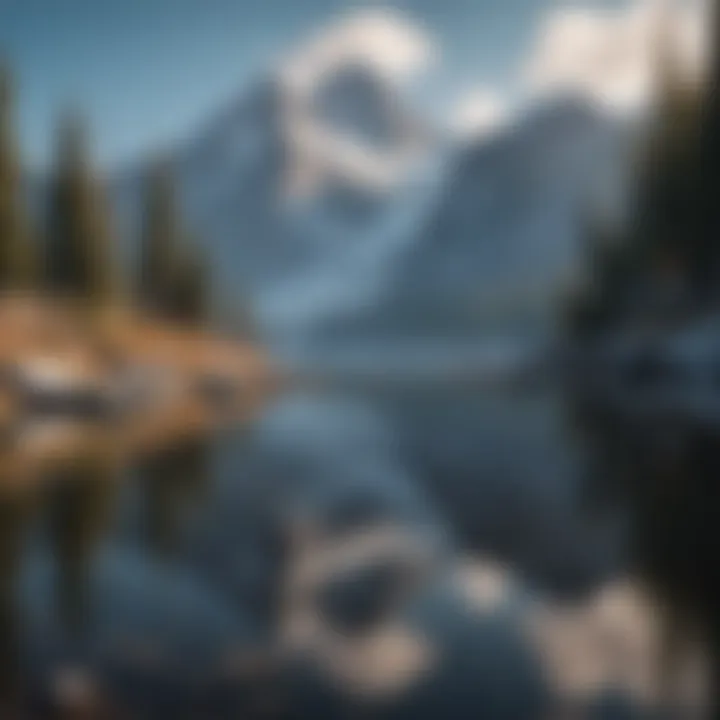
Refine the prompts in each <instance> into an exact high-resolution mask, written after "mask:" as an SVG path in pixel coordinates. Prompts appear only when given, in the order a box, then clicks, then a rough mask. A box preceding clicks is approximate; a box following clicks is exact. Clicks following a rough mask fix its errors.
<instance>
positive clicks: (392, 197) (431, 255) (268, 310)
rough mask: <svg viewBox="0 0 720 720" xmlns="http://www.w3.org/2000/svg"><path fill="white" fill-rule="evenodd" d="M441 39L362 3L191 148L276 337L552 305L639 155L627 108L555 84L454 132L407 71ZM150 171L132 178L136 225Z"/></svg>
mask: <svg viewBox="0 0 720 720" xmlns="http://www.w3.org/2000/svg"><path fill="white" fill-rule="evenodd" d="M432 55H433V49H432V43H431V42H430V41H429V40H428V39H427V38H426V36H425V34H424V33H423V32H422V31H420V30H417V29H416V28H414V27H413V26H412V25H409V24H408V23H407V22H406V21H405V20H404V19H402V18H400V17H398V16H395V15H391V14H389V13H387V12H386V11H372V12H366V13H361V14H360V15H358V16H354V17H349V18H345V19H343V20H342V21H341V22H340V23H339V24H336V25H334V26H331V27H329V28H326V29H324V30H323V31H322V32H321V33H319V34H318V36H317V37H315V38H312V39H311V40H310V42H309V43H306V44H304V45H301V46H300V47H298V48H297V49H296V50H294V51H293V52H291V53H289V54H288V55H287V56H286V57H285V58H283V59H282V61H281V62H280V63H279V65H278V67H277V68H276V69H275V71H274V72H272V73H268V75H267V76H266V77H265V78H264V79H262V80H261V81H259V82H258V83H257V84H256V85H255V86H254V87H252V88H250V89H249V90H248V91H247V92H246V93H244V94H243V95H242V96H241V97H240V98H238V99H237V100H236V101H235V102H234V103H233V104H231V105H230V106H229V107H228V108H227V109H226V110H225V111H224V112H223V113H221V114H219V115H218V116H216V117H215V118H214V119H213V120H212V122H210V123H209V124H208V125H207V126H206V127H205V128H204V130H203V131H202V132H201V133H200V134H199V135H198V136H196V137H195V138H194V139H192V141H190V142H188V143H187V144H185V145H184V146H181V147H179V148H177V150H176V153H175V166H176V171H177V178H178V185H179V190H180V194H181V200H182V206H183V209H184V212H185V214H186V216H187V220H188V224H189V226H190V227H191V228H195V229H197V232H198V234H199V237H201V238H202V239H203V240H204V241H205V243H206V245H207V250H208V253H209V254H210V257H211V261H212V264H213V269H214V277H215V280H216V282H215V288H216V290H217V294H218V296H219V297H220V299H221V301H222V302H223V303H225V304H232V303H233V302H234V301H236V300H237V298H238V296H239V295H240V293H242V295H243V296H247V295H249V296H251V298H252V300H253V303H254V306H255V309H256V311H257V313H258V319H259V322H260V324H261V325H262V326H263V327H264V328H265V329H266V331H268V332H269V333H270V334H271V335H274V336H275V337H288V336H293V337H295V338H304V339H310V340H311V339H313V338H316V339H324V338H328V337H336V336H340V337H346V336H349V335H352V334H353V333H356V334H358V335H360V336H367V337H371V336H373V335H376V336H377V335H383V334H385V335H387V334H393V335H395V336H397V335H398V334H399V335H403V334H405V335H414V336H427V335H430V336H433V335H442V334H453V333H455V334H463V333H465V334H468V333H470V334H475V333H481V332H483V331H485V330H487V329H488V328H492V327H494V326H496V325H498V324H499V323H506V322H508V321H510V322H512V323H515V325H516V326H517V325H518V324H522V323H535V324H537V322H538V321H539V320H540V319H541V318H545V317H546V316H547V314H548V312H549V307H550V302H551V298H552V297H553V294H556V293H557V291H558V288H559V287H560V286H561V285H562V283H564V282H566V281H567V279H568V277H570V276H571V275H572V273H573V269H574V263H575V262H576V260H577V254H578V253H577V250H578V246H577V243H578V238H577V227H578V225H577V216H578V211H579V210H580V209H581V208H580V206H581V204H582V198H583V196H584V195H585V194H586V193H587V192H589V190H590V185H591V184H595V185H597V184H598V182H599V181H600V179H601V178H603V177H604V176H607V175H608V172H609V169H613V168H614V170H613V172H615V171H616V170H617V168H618V167H619V166H621V165H622V163H621V162H620V158H621V156H622V147H623V146H622V142H620V140H619V136H620V135H621V133H619V132H618V131H617V127H618V124H617V121H616V120H613V121H611V120H609V119H608V118H607V117H605V116H604V115H603V114H602V113H600V112H599V111H597V110H595V109H594V108H592V107H591V106H590V105H588V104H587V103H586V102H581V101H577V102H570V101H558V100H554V101H550V100H546V101H545V102H544V103H543V104H541V105H540V106H538V107H536V108H535V109H534V110H531V111H528V112H526V113H523V114H520V113H517V112H515V113H514V114H513V117H512V122H510V120H508V119H505V120H504V119H503V117H502V113H500V112H495V110H499V108H498V107H494V108H490V110H493V112H492V113H491V116H492V117H491V119H492V132H491V133H487V132H481V133H477V132H471V133H469V134H462V135H461V136H457V135H453V136H452V137H450V138H448V137H447V136H444V137H443V136H442V135H441V133H439V132H435V131H434V130H433V129H432V128H431V127H430V124H429V122H426V121H425V120H424V119H423V118H422V117H421V116H420V115H419V113H417V112H414V111H413V110H412V109H411V103H410V102H409V100H408V97H407V94H406V93H405V91H404V87H403V84H404V83H405V82H406V81H407V80H408V78H409V77H410V76H412V75H413V74H414V73H416V72H418V71H419V70H420V69H421V68H422V66H423V65H424V64H425V63H427V62H428V61H429V60H430V59H431V58H432ZM481 105H482V107H480V109H479V110H478V107H477V103H476V107H475V108H474V110H475V111H476V112H475V113H474V115H473V117H472V118H471V120H472V121H473V122H475V123H476V124H477V121H478V113H479V115H480V118H479V120H480V121H481V122H485V121H486V120H488V113H489V109H488V104H487V103H481ZM480 111H482V112H480ZM469 112H470V111H468V113H469ZM466 119H467V118H466ZM145 171H146V168H141V169H140V171H139V172H133V173H129V174H126V175H125V176H124V177H121V178H118V179H117V181H116V183H115V196H116V199H117V204H118V205H119V207H120V213H119V214H120V216H121V217H122V218H123V219H124V221H125V223H126V230H127V232H128V234H130V235H131V236H137V232H136V230H137V222H138V218H139V210H140V200H141V197H142V192H141V191H142V180H143V176H144V174H145ZM615 185H617V183H615Z"/></svg>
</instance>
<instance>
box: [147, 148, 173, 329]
mask: <svg viewBox="0 0 720 720" xmlns="http://www.w3.org/2000/svg"><path fill="white" fill-rule="evenodd" d="M142 222H143V228H142V238H141V247H140V267H139V273H138V288H137V295H138V302H139V305H140V308H141V309H142V310H144V311H145V312H147V313H150V314H153V315H157V316H165V315H167V313H168V308H169V306H170V305H171V303H172V295H173V283H174V281H175V277H176V275H177V274H178V265H179V263H180V260H179V257H178V256H179V252H180V250H179V243H180V220H179V217H178V211H177V204H176V200H175V188H174V180H173V174H172V168H171V166H170V164H169V162H167V161H160V162H158V163H157V164H156V165H155V167H154V168H153V169H152V171H151V173H150V176H149V178H148V181H147V188H146V197H145V208H144V218H143V221H142Z"/></svg>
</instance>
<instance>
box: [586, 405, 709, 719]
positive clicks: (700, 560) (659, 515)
mask: <svg viewBox="0 0 720 720" xmlns="http://www.w3.org/2000/svg"><path fill="white" fill-rule="evenodd" d="M575 410H576V411H577V412H576V413H575V416H574V419H575V420H576V421H578V423H579V425H580V427H581V429H582V431H583V435H584V438H585V440H586V441H587V443H588V446H589V449H590V473H591V479H592V481H593V484H594V490H595V491H596V494H595V496H594V499H595V500H597V497H598V496H597V493H601V494H603V495H605V496H606V499H607V496H608V494H610V495H611V496H613V497H614V498H615V499H616V500H617V501H619V502H621V503H622V505H621V507H622V508H623V509H624V510H625V511H626V512H627V517H628V521H629V522H628V525H629V527H628V536H629V537H628V547H629V555H630V557H629V560H630V563H631V566H632V567H631V569H632V571H633V572H635V573H637V574H638V576H639V578H640V579H641V580H643V581H644V582H645V583H646V585H647V586H648V587H649V588H650V590H651V592H652V594H653V596H654V597H655V604H656V606H657V607H658V611H659V612H660V614H661V618H662V627H661V632H662V633H663V637H662V644H661V651H660V655H661V656H660V657H658V658H657V661H658V666H657V671H658V678H657V681H658V686H659V687H661V688H664V689H665V692H666V694H667V696H668V701H672V698H673V696H674V695H675V694H676V689H677V685H678V683H679V682H680V677H681V674H682V673H683V671H684V668H683V662H684V659H686V658H687V657H688V654H689V653H691V652H692V651H693V648H695V649H696V650H698V651H700V650H702V651H703V652H706V653H707V657H708V659H709V672H710V675H709V677H708V678H707V680H708V682H709V687H710V688H711V690H712V693H713V697H712V698H711V702H712V706H713V715H712V716H713V717H720V569H718V564H717V558H716V553H717V549H718V548H720V432H719V431H718V430H717V429H714V428H710V427H708V426H705V425H703V424H701V423H698V422H694V421H690V420H687V419H681V418H679V417H672V418H664V419H661V418H657V417H653V418H651V417H647V418H645V419H643V420H640V419H638V418H630V417H628V416H627V414H625V413H623V412H622V411H620V410H618V409H609V408H603V407H600V406H597V405H587V406H584V407H582V408H578V407H576V408H575ZM700 643H702V646H699V644H700Z"/></svg>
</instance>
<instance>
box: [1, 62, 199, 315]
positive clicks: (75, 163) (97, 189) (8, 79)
mask: <svg viewBox="0 0 720 720" xmlns="http://www.w3.org/2000/svg"><path fill="white" fill-rule="evenodd" d="M14 95H15V93H14V84H13V79H12V76H11V73H10V72H9V70H8V68H7V67H6V66H3V65H0V293H3V294H4V293H17V292H21V293H38V294H51V295H53V296H60V297H67V298H71V299H73V300H77V301H80V302H83V303H87V304H88V305H91V306H93V307H97V306H102V307H105V306H115V305H122V304H130V305H133V306H135V307H136V308H138V309H139V310H140V311H142V312H144V313H146V314H148V315H151V316H153V317H156V318H158V319H161V320H169V321H176V322H183V323H193V324H196V323H200V322H202V321H203V320H204V319H205V317H206V315H207V312H208V309H209V307H208V306H209V290H210V286H209V277H208V268H207V264H206V262H205V260H204V258H203V256H202V253H201V250H200V247H199V245H198V243H197V242H196V241H194V239H193V238H192V237H191V236H190V233H189V232H188V230H187V229H186V227H185V226H184V224H183V221H182V217H181V212H180V208H179V203H178V199H177V194H176V191H175V187H174V185H175V183H174V178H173V172H172V166H171V163H170V161H169V160H167V159H162V160H158V161H156V163H155V165H154V167H153V168H152V170H151V171H150V173H149V175H148V177H147V179H146V183H145V188H144V208H143V216H142V222H141V228H142V229H141V237H140V249H139V253H138V259H137V263H136V265H137V267H136V272H135V273H134V277H133V278H131V279H130V280H128V279H127V278H124V277H123V276H124V273H123V272H122V270H121V265H120V263H119V261H118V258H117V257H116V250H117V248H116V246H115V245H116V242H115V241H116V237H115V232H114V229H113V224H112V219H111V210H110V203H109V199H108V197H107V196H106V194H105V192H104V189H103V185H102V181H101V179H100V177H99V176H98V174H97V173H96V172H95V170H94V168H93V166H92V162H91V158H90V154H89V151H88V142H87V137H86V132H85V128H84V126H83V123H82V122H81V121H80V119H79V118H77V117H70V118H67V119H65V120H64V121H63V122H62V123H61V124H60V126H59V130H58V137H57V147H56V155H55V159H54V165H53V168H52V171H51V174H50V177H49V180H48V184H47V187H46V188H45V189H44V202H43V206H44V217H43V218H42V219H40V222H34V221H33V219H31V216H30V213H29V212H28V203H27V189H26V180H25V177H24V174H23V165H22V162H21V158H20V152H19V149H18V140H17V133H16V127H15V117H14V114H15V112H14V111H15V107H14V105H15V97H14ZM34 220H38V219H37V218H36V219H34Z"/></svg>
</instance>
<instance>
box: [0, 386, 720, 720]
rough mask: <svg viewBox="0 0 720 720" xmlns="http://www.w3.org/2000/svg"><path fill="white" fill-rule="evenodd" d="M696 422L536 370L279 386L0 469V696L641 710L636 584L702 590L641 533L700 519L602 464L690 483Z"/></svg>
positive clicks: (609, 712) (209, 709) (642, 626)
mask: <svg viewBox="0 0 720 720" xmlns="http://www.w3.org/2000/svg"><path fill="white" fill-rule="evenodd" d="M709 437H710V436H708V437H707V438H705V444H703V443H702V441H700V440H697V435H696V434H693V432H692V431H691V430H690V429H688V427H687V425H686V424H685V425H683V426H682V428H679V427H678V426H677V423H675V424H666V425H664V426H663V427H661V428H651V429H648V430H647V432H645V431H642V432H641V431H640V430H638V429H637V428H633V427H631V426H630V425H627V426H622V424H621V423H619V422H616V421H615V420H613V419H609V418H608V417H607V416H603V415H602V414H601V413H595V412H590V411H589V410H588V408H587V407H584V406H582V405H581V404H580V403H577V402H575V401H573V402H568V400H567V398H566V397H564V396H563V395H562V394H561V393H560V392H559V391H558V390H557V389H554V388H551V387H530V386H528V387H523V388H519V387H518V388H514V389H513V388H511V387H504V388H501V387H499V386H498V387H496V386H492V385H490V386H484V387H483V386H482V385H478V384H469V385H467V386H459V385H455V386H452V385H448V384H443V385H438V386H433V385H432V384H417V385H412V384H406V385H403V386H394V385H392V384H388V385H385V386H382V385H375V386H372V387H364V388H361V387H353V386H352V385H346V386H344V387H341V386H338V385H332V384H328V385H327V386H325V387H318V386H313V387H302V386H298V387H295V388H292V389H289V390H287V391H286V392H284V393H282V394H279V395H278V396H276V397H274V398H272V399H271V400H270V401H268V402H267V403H266V405H265V406H264V407H263V408H262V409H261V410H260V411H259V412H258V413H256V414H255V415H254V416H253V418H252V420H250V421H245V422H243V423H242V424H238V426H236V427H229V428H227V429H225V430H223V431H221V432H217V433H215V434H214V435H213V436H212V437H206V438H192V439H187V440H185V441H183V442H182V443H181V444H178V445H177V446H173V447H170V448H165V449H164V450H163V451H162V452H157V453H149V454H147V455H146V456H145V457H143V458H141V459H138V461H137V462H136V463H134V464H133V466H132V467H131V469H124V470H122V471H118V470H117V468H115V467H114V466H112V465H111V464H109V463H104V462H103V461H102V458H99V459H96V460H95V461H94V462H89V463H87V464H85V465H82V466H78V467H77V468H74V469H72V470H71V471H67V470H66V471H65V472H64V473H63V476H62V477H52V478H49V481H48V482H47V483H45V484H42V485H40V484H38V485H36V486H33V487H32V488H13V489H3V492H2V493H0V590H1V598H0V600H1V603H0V668H2V670H0V697H1V698H2V704H0V708H2V707H5V708H6V710H5V711H4V712H5V713H7V715H6V714H3V715H2V716H3V717H6V716H7V717H19V718H44V717H68V718H81V717H82V718H85V717H93V718H94V717H98V718H100V717H102V718H105V717H118V718H133V719H134V718H165V717H168V718H198V717H202V718H213V719H214V718H231V717H232V718H237V717H248V718H254V717H277V718H301V717H313V718H315V717H352V718H356V717H387V718H413V719H415V718H424V717H427V718H431V717H440V716H446V717H453V718H455V717H458V718H462V717H467V718H477V717H483V718H489V719H491V720H493V719H494V718H499V719H505V718H508V719H510V718H513V719H514V718H517V719H518V720H520V719H523V720H524V719H527V718H543V719H544V718H548V717H559V715H558V713H559V712H560V711H563V712H568V713H577V714H572V715H569V716H570V717H602V718H621V717H622V718H625V717H647V715H641V714H640V713H641V712H643V711H644V710H645V709H646V708H647V707H651V706H653V705H656V706H657V705H658V704H662V703H663V702H664V699H663V697H661V696H662V691H663V685H662V683H659V682H658V680H657V678H656V677H655V675H654V674H653V669H654V668H656V667H657V666H658V663H656V660H657V658H658V657H659V656H660V651H659V650H658V648H659V647H663V646H662V644H661V643H662V638H663V637H664V628H665V627H666V626H667V623H666V622H665V620H664V619H663V618H664V616H663V618H661V620H662V622H660V621H657V622H656V620H657V618H656V617H655V616H656V615H657V614H658V613H657V612H656V610H657V607H659V604H660V600H653V599H652V598H669V600H668V602H667V603H666V604H667V606H668V608H670V609H671V610H672V612H671V611H670V610H669V611H668V613H667V615H668V617H675V616H676V615H678V613H675V612H674V610H675V609H676V608H678V607H682V609H683V613H684V614H683V617H692V618H694V619H697V618H701V619H703V617H704V616H701V610H700V609H699V607H698V605H697V603H695V600H696V599H697V598H698V597H700V595H702V594H703V593H704V596H707V588H705V587H704V586H703V585H702V583H700V584H698V582H695V581H696V580H697V578H698V577H700V574H699V573H697V574H694V575H693V574H691V575H690V576H689V577H688V578H683V579H680V578H679V577H678V572H677V565H678V564H677V563H676V564H675V565H673V564H672V563H670V562H665V561H661V562H659V563H658V562H655V561H656V560H657V556H658V552H657V547H658V543H657V542H656V541H657V538H658V537H666V535H668V534H672V533H675V534H674V535H673V537H690V536H691V535H692V532H691V531H688V530H687V527H686V526H689V527H691V528H695V527H702V528H708V527H709V526H710V523H709V521H708V520H707V514H706V516H704V518H703V516H702V515H700V516H698V515H697V505H698V503H697V502H694V504H693V498H692V497H690V496H689V494H688V492H687V491H680V492H676V499H675V500H673V501H671V502H670V505H668V502H667V501H666V500H663V501H662V502H661V501H658V502H656V503H654V504H652V508H653V510H652V511H650V510H647V508H648V507H650V505H648V504H647V503H646V504H645V505H643V503H642V502H638V501H637V498H638V497H644V496H642V495H638V494H637V493H635V494H633V492H632V491H631V490H630V488H632V487H634V486H633V484H632V483H629V484H628V483H627V482H626V481H625V480H624V479H623V478H625V477H626V475H627V474H629V475H633V474H634V473H635V474H638V476H642V477H643V478H653V477H655V475H657V473H658V472H660V474H662V472H663V471H664V470H667V468H668V467H669V465H668V463H670V462H671V460H670V457H672V458H675V460H674V462H675V463H676V464H675V465H674V467H675V468H676V470H677V472H678V473H680V474H682V473H683V472H688V473H693V474H691V475H690V477H696V476H698V475H699V471H698V468H697V467H695V469H694V470H693V465H692V461H691V459H692V458H696V457H697V453H705V454H704V455H703V456H702V457H703V463H702V468H705V467H706V465H707V459H708V458H709V457H712V458H715V455H714V454H713V447H712V446H711V444H710V440H709ZM648 443H650V444H649V445H648ZM683 443H684V444H683ZM693 443H695V444H693ZM697 443H700V444H699V445H698V444H697ZM649 447H650V448H651V450H648V448H649ZM681 448H685V449H684V450H682V449H681ZM718 449H719V450H718V457H719V458H720V444H718ZM673 452H674V453H675V454H672V453H673ZM678 453H679V454H678ZM642 458H651V459H653V460H654V463H655V465H653V463H650V462H649V461H648V462H644V461H643V460H642ZM643 463H644V464H643ZM718 466H719V467H720V461H719V465H718ZM676 485H677V484H676ZM676 485H672V484H670V485H668V487H676ZM682 487H688V484H687V483H684V484H683V485H682ZM677 497H679V498H680V499H679V500H678V499H677ZM683 498H685V502H684V504H683ZM643 502H644V500H643ZM667 507H672V508H675V513H674V515H675V519H676V522H675V524H674V525H672V524H671V525H667V523H666V525H664V526H663V525H662V523H663V522H666V521H664V520H662V512H665V513H666V514H668V513H667V511H666V510H664V508H667ZM658 508H660V509H661V510H662V512H661V511H660V510H658ZM678 508H679V510H678ZM693 512H694V513H696V517H699V518H700V519H699V520H696V521H695V522H690V521H688V518H689V517H690V516H691V513H693ZM707 512H710V511H709V510H706V513H707ZM670 515H673V513H670ZM680 517H681V518H683V520H682V522H684V523H685V525H682V523H680V521H679V520H677V518H680ZM648 518H650V520H648ZM658 518H661V519H660V520H658ZM653 523H655V525H653ZM658 523H660V526H658ZM681 525H682V526H681ZM658 527H659V529H658ZM648 528H651V529H648ZM666 531H667V532H666ZM676 531H677V532H676ZM695 535H698V533H695ZM695 535H693V536H692V537H693V539H692V542H693V543H695V544H694V545H693V546H692V547H693V548H694V550H693V552H694V553H695V555H696V556H697V558H699V557H700V556H701V555H702V556H703V557H704V555H703V553H704V552H705V551H706V550H707V548H708V547H710V546H711V544H712V543H713V542H714V539H715V537H714V535H712V533H711V532H710V530H708V531H707V532H706V533H705V535H702V536H699V537H695ZM667 545H668V548H670V549H668V550H667V551H665V550H664V551H663V552H662V553H661V556H662V558H668V557H671V556H672V552H673V550H672V548H673V547H675V546H676V545H680V546H682V543H680V544H678V543H675V544H674V545H672V547H671V543H669V542H668V543H667ZM648 547H650V548H651V549H652V551H649V550H648V549H647V548H648ZM643 548H645V549H643ZM678 552H680V551H679V550H678ZM646 561H647V562H646ZM698 562H699V561H698ZM648 569H649V572H645V571H646V570H648ZM703 577H704V576H703ZM693 582H695V584H694V585H693V584H692V583H693ZM679 586H682V587H685V588H686V589H687V588H696V589H697V591H696V592H695V591H693V592H691V591H688V592H687V593H685V595H684V599H687V602H686V603H684V604H680V605H678V603H675V602H674V601H673V600H670V598H674V595H673V592H672V589H674V588H677V587H679ZM668 588H669V589H670V591H668V592H666V590H667V589H668ZM641 590H642V591H641ZM655 593H656V594H655ZM693 593H694V594H693ZM648 598H650V600H648ZM685 611H687V612H685ZM673 627H674V625H673ZM658 638H659V639H658ZM696 675H697V672H696V673H695V674H694V675H693V677H695V676H696ZM685 684H686V685H688V683H685ZM689 684H690V685H692V683H689ZM658 685H659V687H658ZM683 687H684V686H683ZM683 692H685V690H683ZM693 692H694V693H695V694H693ZM680 694H682V693H680ZM686 694H688V697H691V699H690V700H687V703H690V704H692V703H693V702H696V701H695V700H693V699H692V698H694V697H695V696H696V695H697V691H696V690H692V689H691V690H689V691H688V692H687V693H686ZM683 697H684V696H683ZM688 707H689V705H688ZM580 712H582V713H586V714H583V715H580V714H579V713H580ZM688 712H689V711H688ZM11 713H14V715H12V714H11ZM58 713H59V714H58ZM63 713H65V714H63ZM82 713H86V714H82ZM88 713H90V714H88ZM92 713H95V714H92ZM592 713H595V714H592ZM684 717H689V715H687V714H686V715H684Z"/></svg>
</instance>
